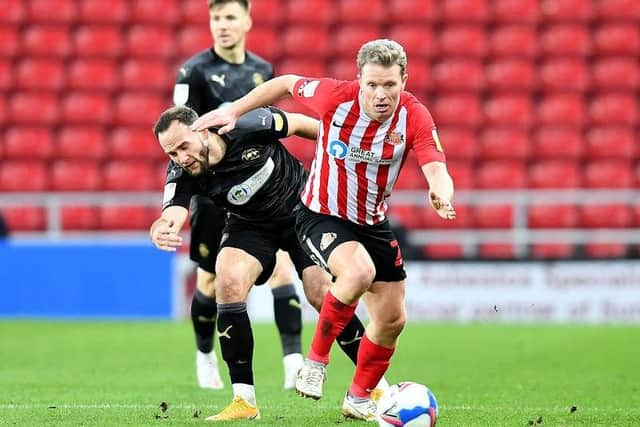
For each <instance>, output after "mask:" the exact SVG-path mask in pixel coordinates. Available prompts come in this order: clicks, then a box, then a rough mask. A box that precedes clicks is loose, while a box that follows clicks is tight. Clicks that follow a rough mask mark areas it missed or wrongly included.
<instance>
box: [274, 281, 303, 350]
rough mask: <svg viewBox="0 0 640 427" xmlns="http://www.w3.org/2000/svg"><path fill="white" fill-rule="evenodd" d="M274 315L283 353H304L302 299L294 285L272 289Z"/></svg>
mask: <svg viewBox="0 0 640 427" xmlns="http://www.w3.org/2000/svg"><path fill="white" fill-rule="evenodd" d="M271 292H272V293H273V313H274V315H275V319H276V325H277V326H278V331H279V332H280V341H281V342H282V353H283V354H284V355H285V356H286V355H287V354H291V353H302V340H301V338H300V335H301V331H302V310H301V308H302V307H301V306H300V297H299V296H298V294H297V293H296V288H295V286H293V285H292V284H290V285H284V286H278V287H277V288H272V289H271Z"/></svg>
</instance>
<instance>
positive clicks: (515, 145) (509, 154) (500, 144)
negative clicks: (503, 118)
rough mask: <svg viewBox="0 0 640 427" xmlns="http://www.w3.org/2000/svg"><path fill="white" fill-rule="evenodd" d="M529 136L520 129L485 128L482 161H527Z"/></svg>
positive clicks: (482, 142) (480, 150)
mask: <svg viewBox="0 0 640 427" xmlns="http://www.w3.org/2000/svg"><path fill="white" fill-rule="evenodd" d="M529 151H530V147H529V135H528V133H527V132H526V131H524V130H522V129H519V128H503V127H500V128H485V129H483V132H482V135H481V136H480V148H479V149H478V156H479V158H480V160H526V158H527V157H528V156H529Z"/></svg>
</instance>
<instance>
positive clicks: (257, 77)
mask: <svg viewBox="0 0 640 427" xmlns="http://www.w3.org/2000/svg"><path fill="white" fill-rule="evenodd" d="M262 83H264V76H263V75H262V74H260V73H253V84H254V85H256V86H259V85H261V84H262Z"/></svg>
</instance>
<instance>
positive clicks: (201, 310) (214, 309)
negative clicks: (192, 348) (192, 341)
mask: <svg viewBox="0 0 640 427" xmlns="http://www.w3.org/2000/svg"><path fill="white" fill-rule="evenodd" d="M217 313H218V306H217V305H216V300H215V298H209V297H208V296H206V295H205V294H203V293H202V292H200V290H199V289H197V288H196V290H195V292H194V293H193V299H192V300H191V323H193V331H194V332H195V335H196V346H197V347H198V350H200V351H201V352H203V353H211V351H212V350H213V331H215V329H216V315H217Z"/></svg>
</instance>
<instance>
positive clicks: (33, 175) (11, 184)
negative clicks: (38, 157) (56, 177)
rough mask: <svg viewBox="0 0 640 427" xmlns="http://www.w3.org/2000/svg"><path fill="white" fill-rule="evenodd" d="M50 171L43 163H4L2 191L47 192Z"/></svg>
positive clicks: (0, 178)
mask: <svg viewBox="0 0 640 427" xmlns="http://www.w3.org/2000/svg"><path fill="white" fill-rule="evenodd" d="M49 183H50V180H49V169H48V168H47V164H46V163H45V162H43V161H33V160H26V161H12V162H9V161H6V160H5V161H3V162H2V167H1V168H0V191H46V190H48V189H49Z"/></svg>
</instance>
